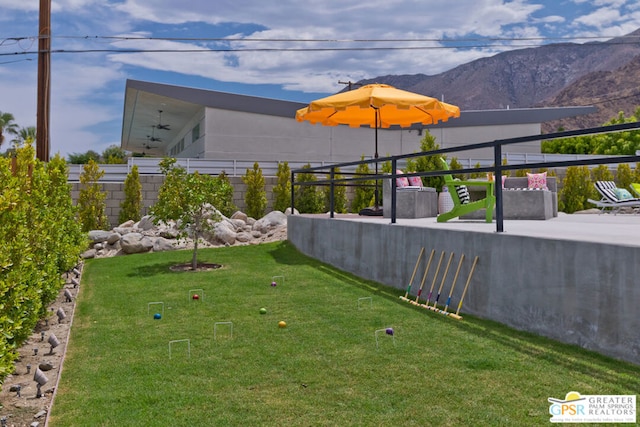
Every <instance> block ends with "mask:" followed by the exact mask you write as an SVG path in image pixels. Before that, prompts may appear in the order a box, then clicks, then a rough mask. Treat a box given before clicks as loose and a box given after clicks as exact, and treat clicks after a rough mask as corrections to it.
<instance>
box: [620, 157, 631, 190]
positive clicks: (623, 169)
mask: <svg viewBox="0 0 640 427" xmlns="http://www.w3.org/2000/svg"><path fill="white" fill-rule="evenodd" d="M632 182H635V181H634V180H633V172H632V171H631V166H629V164H628V163H620V164H619V165H618V170H617V171H616V183H617V184H618V187H619V188H626V189H627V190H628V189H629V186H630V185H631V183H632Z"/></svg>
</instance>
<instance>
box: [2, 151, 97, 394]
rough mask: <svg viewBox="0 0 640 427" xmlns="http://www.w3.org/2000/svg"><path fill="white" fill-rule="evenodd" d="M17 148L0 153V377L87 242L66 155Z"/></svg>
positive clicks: (7, 370) (8, 369)
mask: <svg viewBox="0 0 640 427" xmlns="http://www.w3.org/2000/svg"><path fill="white" fill-rule="evenodd" d="M15 154H16V157H15V158H13V159H8V158H0V180H1V181H2V183H3V186H2V190H0V224H2V227H0V240H1V241H2V245H0V295H1V296H2V298H1V299H0V331H2V333H0V383H2V379H3V378H4V377H5V376H6V375H7V374H9V373H11V372H12V370H13V361H14V360H15V359H16V357H17V349H18V348H19V347H20V345H22V344H23V343H24V342H25V341H26V340H27V339H28V337H29V335H30V334H31V331H32V330H33V328H34V327H35V325H36V323H37V321H38V319H39V318H40V317H41V316H42V315H44V314H45V313H46V307H47V305H48V304H49V303H51V302H52V301H53V300H54V299H55V298H56V296H57V294H58V292H59V290H60V289H61V288H62V286H63V285H64V280H63V279H62V276H61V274H62V273H63V272H64V271H67V270H69V269H71V268H72V267H73V266H74V265H75V264H76V263H77V262H78V259H79V256H80V252H81V251H82V250H83V249H84V248H86V236H85V235H84V234H83V233H82V232H81V230H80V227H79V224H78V222H77V220H76V212H75V209H74V207H73V203H72V201H71V190H70V186H69V184H68V183H67V169H66V164H65V162H64V160H63V159H62V158H61V157H60V156H55V157H53V158H52V159H51V161H50V162H49V163H48V164H47V165H46V166H45V165H44V164H43V163H42V162H40V161H39V160H36V159H35V150H34V149H33V147H32V146H31V144H30V143H26V144H25V145H24V146H22V147H19V148H18V149H17V150H16V151H15Z"/></svg>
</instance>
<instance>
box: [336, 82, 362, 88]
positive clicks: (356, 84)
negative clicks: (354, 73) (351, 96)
mask: <svg viewBox="0 0 640 427" xmlns="http://www.w3.org/2000/svg"><path fill="white" fill-rule="evenodd" d="M338 84H341V85H347V86H349V90H351V89H352V88H353V86H362V83H354V82H352V81H351V80H349V81H348V82H341V81H340V80H338Z"/></svg>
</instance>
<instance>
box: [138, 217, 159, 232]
mask: <svg viewBox="0 0 640 427" xmlns="http://www.w3.org/2000/svg"><path fill="white" fill-rule="evenodd" d="M153 227H155V224H154V223H153V217H152V216H151V215H145V216H143V217H142V219H140V221H139V222H138V225H137V228H139V229H140V230H144V231H147V230H151V229H152V228H153Z"/></svg>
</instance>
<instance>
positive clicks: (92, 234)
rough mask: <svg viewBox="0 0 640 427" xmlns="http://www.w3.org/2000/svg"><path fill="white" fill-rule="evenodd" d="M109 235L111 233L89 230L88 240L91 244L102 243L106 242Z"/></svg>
mask: <svg viewBox="0 0 640 427" xmlns="http://www.w3.org/2000/svg"><path fill="white" fill-rule="evenodd" d="M109 235H111V232H109V231H104V230H91V231H89V240H90V241H91V242H92V243H102V242H106V241H107V239H108V238H109Z"/></svg>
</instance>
